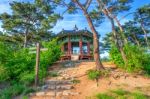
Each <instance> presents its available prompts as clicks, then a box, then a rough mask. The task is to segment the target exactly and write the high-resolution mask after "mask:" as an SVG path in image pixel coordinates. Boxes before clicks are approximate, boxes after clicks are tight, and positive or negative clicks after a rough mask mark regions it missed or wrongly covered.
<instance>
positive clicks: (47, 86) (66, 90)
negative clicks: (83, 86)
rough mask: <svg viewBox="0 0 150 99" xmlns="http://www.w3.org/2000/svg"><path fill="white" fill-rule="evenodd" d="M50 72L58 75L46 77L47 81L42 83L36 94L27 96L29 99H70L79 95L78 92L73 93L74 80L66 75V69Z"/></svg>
mask: <svg viewBox="0 0 150 99" xmlns="http://www.w3.org/2000/svg"><path fill="white" fill-rule="evenodd" d="M58 65H60V64H58ZM72 65H73V64H72ZM66 67H68V66H66ZM69 67H70V66H69ZM68 69H69V68H68ZM52 71H55V72H56V71H57V72H58V73H59V76H58V77H47V80H46V81H45V82H44V85H43V86H41V87H39V91H38V92H35V93H31V94H30V95H29V97H30V98H29V99H71V98H70V97H73V96H75V95H79V94H80V93H78V92H74V91H73V89H74V84H73V80H74V78H73V77H71V76H70V75H68V74H66V68H65V69H63V70H52ZM49 72H51V71H49Z"/></svg>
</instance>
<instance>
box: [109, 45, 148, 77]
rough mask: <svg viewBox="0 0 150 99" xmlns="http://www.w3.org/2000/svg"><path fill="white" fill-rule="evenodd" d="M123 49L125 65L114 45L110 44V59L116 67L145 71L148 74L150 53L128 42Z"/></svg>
mask: <svg viewBox="0 0 150 99" xmlns="http://www.w3.org/2000/svg"><path fill="white" fill-rule="evenodd" d="M124 50H125V54H126V57H127V59H128V62H127V65H126V66H125V64H124V62H123V59H122V57H121V54H120V52H119V51H118V49H117V48H116V47H115V46H112V48H111V50H110V56H111V59H112V60H113V61H114V63H115V64H117V66H118V67H121V68H123V69H125V70H127V71H129V72H135V71H136V72H139V71H145V73H146V74H149V75H150V61H149V59H150V55H149V54H148V53H147V52H146V49H145V48H142V47H138V46H135V45H131V44H128V45H126V46H125V47H124Z"/></svg>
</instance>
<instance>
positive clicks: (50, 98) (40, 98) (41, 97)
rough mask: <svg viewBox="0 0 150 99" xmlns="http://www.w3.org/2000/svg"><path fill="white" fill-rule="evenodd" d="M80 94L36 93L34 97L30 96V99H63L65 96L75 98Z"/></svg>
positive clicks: (63, 92) (61, 92)
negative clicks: (58, 98)
mask: <svg viewBox="0 0 150 99" xmlns="http://www.w3.org/2000/svg"><path fill="white" fill-rule="evenodd" d="M79 94H80V93H79V92H73V91H71V90H65V91H47V92H44V91H43V92H42V91H41V92H36V93H35V94H34V95H32V96H31V95H30V99H55V98H56V97H63V96H69V95H71V96H75V95H79Z"/></svg>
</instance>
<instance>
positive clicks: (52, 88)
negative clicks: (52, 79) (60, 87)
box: [48, 85, 56, 90]
mask: <svg viewBox="0 0 150 99" xmlns="http://www.w3.org/2000/svg"><path fill="white" fill-rule="evenodd" d="M48 89H51V90H54V89H56V88H55V86H52V85H51V86H49V87H48Z"/></svg>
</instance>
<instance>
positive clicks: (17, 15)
mask: <svg viewBox="0 0 150 99" xmlns="http://www.w3.org/2000/svg"><path fill="white" fill-rule="evenodd" d="M10 7H11V10H12V14H8V13H2V14H0V20H1V21H2V28H3V29H4V30H5V31H6V32H7V33H8V34H11V35H12V36H11V38H12V39H13V40H11V41H13V42H18V43H23V41H24V43H25V37H27V43H28V44H29V43H32V42H37V41H44V40H45V41H47V40H49V39H50V38H51V31H49V30H50V29H51V28H52V27H53V26H54V25H55V24H56V22H57V20H58V19H59V18H60V15H59V14H56V13H54V11H53V10H54V7H53V5H50V4H49V3H44V2H43V1H41V0H35V2H33V3H30V2H16V1H13V2H11V3H10ZM14 36H17V38H18V39H16V38H15V37H14ZM14 38H15V39H14Z"/></svg>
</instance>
